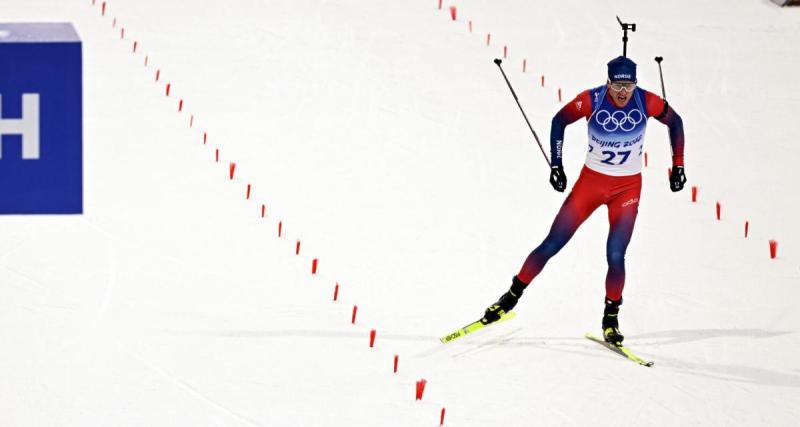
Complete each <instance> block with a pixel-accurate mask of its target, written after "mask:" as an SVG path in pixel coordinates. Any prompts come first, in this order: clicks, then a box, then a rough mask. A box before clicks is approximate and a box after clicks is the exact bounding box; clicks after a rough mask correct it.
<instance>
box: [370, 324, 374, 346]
mask: <svg viewBox="0 0 800 427" xmlns="http://www.w3.org/2000/svg"><path fill="white" fill-rule="evenodd" d="M372 347H375V329H373V330H371V331H369V348H372Z"/></svg>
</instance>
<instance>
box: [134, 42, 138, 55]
mask: <svg viewBox="0 0 800 427" xmlns="http://www.w3.org/2000/svg"><path fill="white" fill-rule="evenodd" d="M138 46H139V42H137V41H135V42H133V53H136V48H137V47H138Z"/></svg>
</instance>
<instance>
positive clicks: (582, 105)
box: [481, 56, 686, 343]
mask: <svg viewBox="0 0 800 427" xmlns="http://www.w3.org/2000/svg"><path fill="white" fill-rule="evenodd" d="M650 117H655V119H656V120H658V121H659V122H661V123H663V124H664V125H666V126H667V127H668V128H669V139H670V145H671V148H672V172H671V174H670V178H669V181H670V188H671V189H672V191H680V190H682V189H683V186H684V184H685V183H686V176H685V174H684V165H683V144H684V137H683V122H682V120H681V118H680V116H679V115H678V113H676V112H675V110H673V109H672V107H670V106H669V105H668V103H667V102H666V101H664V100H663V99H662V98H661V97H659V96H658V95H655V94H653V93H651V92H648V91H646V90H644V89H642V88H639V87H637V86H636V63H634V62H633V61H631V60H630V59H628V58H626V57H624V56H620V57H617V58H615V59H613V60H611V62H609V63H608V80H607V82H606V84H605V85H603V86H599V87H596V88H594V89H589V90H586V91H584V92H581V93H580V94H579V95H578V96H577V97H576V98H575V99H574V100H572V101H570V102H569V103H568V104H567V105H565V106H564V108H562V109H561V110H560V111H559V112H558V113H557V114H556V115H555V117H553V122H552V127H551V129H550V151H551V164H552V167H551V172H550V184H551V185H552V186H553V188H554V189H555V190H556V191H559V192H563V191H564V190H565V189H566V187H567V177H566V175H565V174H564V168H563V165H562V161H561V149H562V146H563V142H564V129H565V128H566V127H567V125H569V124H571V123H574V122H575V121H577V120H578V119H580V118H585V119H586V121H587V124H588V130H589V151H588V153H587V155H586V164H585V165H584V167H583V169H582V170H581V173H580V176H579V177H578V180H577V181H576V182H575V185H574V186H573V187H572V191H571V192H570V194H569V195H568V196H567V199H566V200H565V201H564V204H563V205H562V206H561V210H560V211H559V212H558V215H556V218H555V220H554V221H553V225H552V226H551V228H550V233H548V235H547V237H546V238H545V239H544V241H543V242H542V243H541V244H540V245H539V246H538V247H537V248H536V249H534V250H533V252H531V254H530V255H528V258H527V259H526V260H525V262H524V264H523V265H522V268H521V269H520V271H519V273H518V274H517V275H516V276H514V278H513V279H512V284H511V288H510V289H509V290H508V292H506V293H505V294H503V295H502V296H501V297H500V299H499V300H498V301H497V302H495V303H494V304H492V305H490V306H489V307H488V308H487V309H486V311H485V313H484V317H483V318H482V319H481V322H482V323H484V324H488V323H492V322H495V321H497V320H499V319H500V317H501V316H502V315H503V314H505V313H508V312H510V311H511V310H512V309H513V308H514V306H515V305H516V304H517V301H518V300H519V298H520V297H521V296H522V293H523V292H524V290H525V289H526V288H527V286H528V285H529V284H530V283H531V282H532V281H533V280H534V278H536V276H537V275H538V274H539V272H541V271H542V268H544V266H545V264H547V261H548V260H549V259H550V258H551V257H552V256H553V255H555V254H556V253H558V251H560V250H561V248H563V247H564V245H566V244H567V242H568V241H569V239H570V238H571V237H572V235H573V234H575V231H576V230H577V229H578V227H580V225H581V224H582V223H583V222H584V221H585V220H586V219H587V218H588V217H589V215H591V214H592V212H594V210H595V209H597V208H598V207H600V205H606V206H608V222H609V232H608V241H607V243H606V259H607V260H608V273H607V274H606V283H605V285H606V294H605V309H604V311H603V320H602V329H603V337H604V339H605V340H606V341H607V342H610V343H621V342H622V340H623V339H624V337H623V335H622V333H621V332H620V329H619V320H618V315H619V308H620V305H622V289H623V287H624V285H625V251H626V249H627V248H628V243H629V242H630V240H631V235H632V234H633V226H634V223H635V222H636V215H637V213H638V211H639V196H640V193H641V188H642V175H641V170H642V147H643V144H644V135H645V129H646V126H647V119H648V118H650Z"/></svg>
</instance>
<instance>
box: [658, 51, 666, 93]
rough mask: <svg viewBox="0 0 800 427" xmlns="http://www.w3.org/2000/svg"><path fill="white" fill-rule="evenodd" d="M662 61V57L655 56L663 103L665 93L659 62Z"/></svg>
mask: <svg viewBox="0 0 800 427" xmlns="http://www.w3.org/2000/svg"><path fill="white" fill-rule="evenodd" d="M663 60H664V57H662V56H656V62H658V76H659V77H661V95H663V98H664V102H667V92H666V91H665V90H664V73H662V72H661V61H663Z"/></svg>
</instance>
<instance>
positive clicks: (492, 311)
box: [481, 276, 528, 325]
mask: <svg viewBox="0 0 800 427" xmlns="http://www.w3.org/2000/svg"><path fill="white" fill-rule="evenodd" d="M527 286H528V285H526V284H525V283H522V281H520V280H519V279H517V276H514V279H513V280H512V282H511V288H510V289H509V290H508V292H506V293H504V294H503V295H501V296H500V299H499V300H497V302H495V303H494V304H492V305H490V306H489V307H488V308H486V312H484V313H483V319H481V323H483V324H484V325H486V324H489V323H492V322H496V321H498V320H500V316H502V315H503V314H506V313H508V312H509V311H511V310H513V309H514V307H516V305H517V302H519V298H520V297H521V296H522V292H524V291H525V288H526V287H527Z"/></svg>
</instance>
